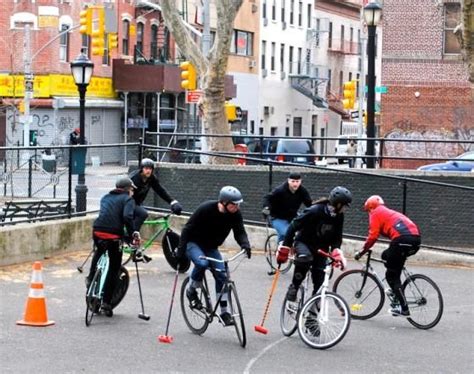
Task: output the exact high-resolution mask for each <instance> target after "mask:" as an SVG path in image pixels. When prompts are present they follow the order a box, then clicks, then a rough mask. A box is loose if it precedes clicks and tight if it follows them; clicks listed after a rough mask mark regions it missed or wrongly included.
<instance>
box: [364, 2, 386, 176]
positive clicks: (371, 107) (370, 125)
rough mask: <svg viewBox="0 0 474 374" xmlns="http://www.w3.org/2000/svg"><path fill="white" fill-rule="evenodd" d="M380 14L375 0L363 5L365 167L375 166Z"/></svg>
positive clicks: (380, 10)
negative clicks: (378, 25)
mask: <svg viewBox="0 0 474 374" xmlns="http://www.w3.org/2000/svg"><path fill="white" fill-rule="evenodd" d="M381 16H382V7H381V6H380V4H379V3H377V2H376V1H373V2H370V3H368V4H367V5H366V6H365V7H364V18H365V22H366V23H367V27H368V33H369V35H368V40H367V156H369V157H367V168H368V169H373V168H375V158H374V157H373V156H375V143H374V138H375V118H374V117H375V116H374V115H375V35H376V34H375V30H376V28H377V24H378V23H379V21H380V18H381ZM371 156H372V157H371Z"/></svg>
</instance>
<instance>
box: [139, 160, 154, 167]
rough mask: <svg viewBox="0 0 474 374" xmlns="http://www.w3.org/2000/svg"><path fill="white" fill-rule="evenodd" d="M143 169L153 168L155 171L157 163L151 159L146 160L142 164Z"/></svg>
mask: <svg viewBox="0 0 474 374" xmlns="http://www.w3.org/2000/svg"><path fill="white" fill-rule="evenodd" d="M143 168H151V169H152V170H153V169H154V168H155V161H153V160H152V159H151V158H144V159H143V160H142V161H141V162H140V169H143Z"/></svg>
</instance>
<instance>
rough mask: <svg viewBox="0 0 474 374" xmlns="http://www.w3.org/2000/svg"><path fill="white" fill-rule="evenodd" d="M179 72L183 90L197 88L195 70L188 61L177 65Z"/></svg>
mask: <svg viewBox="0 0 474 374" xmlns="http://www.w3.org/2000/svg"><path fill="white" fill-rule="evenodd" d="M179 68H180V69H181V70H182V72H181V88H184V89H185V90H189V91H192V90H195V89H196V86H197V82H196V80H197V77H196V69H195V68H194V66H193V65H192V64H191V63H190V62H189V61H184V62H182V63H181V64H180V65H179Z"/></svg>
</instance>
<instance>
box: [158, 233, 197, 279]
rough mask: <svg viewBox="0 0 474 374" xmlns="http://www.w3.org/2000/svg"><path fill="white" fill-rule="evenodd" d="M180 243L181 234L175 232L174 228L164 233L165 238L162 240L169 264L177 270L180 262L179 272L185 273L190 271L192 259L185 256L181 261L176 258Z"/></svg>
mask: <svg viewBox="0 0 474 374" xmlns="http://www.w3.org/2000/svg"><path fill="white" fill-rule="evenodd" d="M178 245H179V235H178V234H177V233H175V232H174V231H173V230H170V229H168V230H167V231H166V233H165V235H163V239H162V241H161V247H162V248H163V254H164V255H165V258H166V261H167V262H168V264H169V265H170V266H171V267H172V268H173V269H174V270H176V269H177V268H178V263H179V272H180V273H185V272H187V271H188V269H189V266H190V265H191V261H190V260H189V258H187V257H186V258H185V259H183V260H181V261H178V260H177V259H176V255H177V253H176V252H177V251H178Z"/></svg>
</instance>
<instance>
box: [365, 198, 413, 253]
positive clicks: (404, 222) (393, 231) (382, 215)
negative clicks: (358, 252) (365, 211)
mask: <svg viewBox="0 0 474 374" xmlns="http://www.w3.org/2000/svg"><path fill="white" fill-rule="evenodd" d="M380 234H382V235H383V236H385V237H387V238H389V239H390V240H393V239H395V238H398V237H399V236H405V235H420V230H418V227H417V226H416V225H415V224H414V223H413V221H412V220H411V219H410V218H408V217H407V216H405V215H404V214H402V213H399V212H397V211H395V210H392V209H388V208H387V207H386V206H384V205H380V206H378V207H377V208H375V209H374V210H372V211H371V212H370V213H369V234H368V236H367V240H366V241H365V244H364V251H367V250H369V249H370V248H371V247H372V246H373V245H374V244H375V242H376V241H377V239H378V237H379V235H380Z"/></svg>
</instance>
